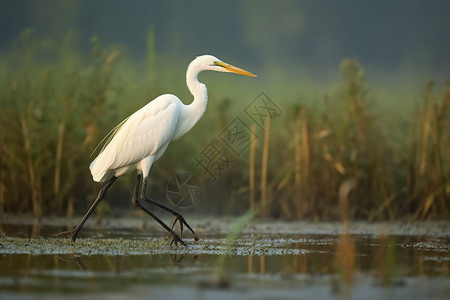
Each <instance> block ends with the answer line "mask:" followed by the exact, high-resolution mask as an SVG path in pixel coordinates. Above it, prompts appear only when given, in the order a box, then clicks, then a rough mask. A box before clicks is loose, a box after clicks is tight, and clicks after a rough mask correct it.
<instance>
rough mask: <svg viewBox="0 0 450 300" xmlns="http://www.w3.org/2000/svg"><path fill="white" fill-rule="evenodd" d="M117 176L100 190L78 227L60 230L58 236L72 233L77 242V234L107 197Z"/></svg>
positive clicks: (73, 241) (71, 235)
mask: <svg viewBox="0 0 450 300" xmlns="http://www.w3.org/2000/svg"><path fill="white" fill-rule="evenodd" d="M116 179H117V177H113V178H111V179H110V180H109V181H108V182H107V183H106V184H105V186H104V187H103V188H102V189H101V190H100V192H99V193H98V196H97V199H95V201H94V203H92V205H91V207H89V209H88V211H87V212H86V214H85V215H84V217H83V219H81V222H80V224H78V226H77V227H75V229H73V230H69V231H64V232H60V233H57V234H55V235H56V236H59V235H65V234H67V235H70V237H71V240H72V243H75V240H76V239H77V234H78V232H79V231H80V229H81V227H83V225H84V223H85V222H86V220H87V219H88V218H89V216H90V215H91V214H92V212H93V211H94V209H95V208H96V207H97V205H98V204H99V203H100V201H102V199H103V198H104V197H105V195H106V192H107V191H108V189H109V188H110V187H111V185H112V184H113V183H114V181H116Z"/></svg>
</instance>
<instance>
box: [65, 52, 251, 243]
mask: <svg viewBox="0 0 450 300" xmlns="http://www.w3.org/2000/svg"><path fill="white" fill-rule="evenodd" d="M208 70H209V71H217V72H230V73H237V74H242V75H247V76H253V77H256V76H255V75H254V74H252V73H250V72H247V71H245V70H242V69H240V68H237V67H234V66H232V65H229V64H227V63H224V62H223V61H221V60H220V59H218V58H216V57H214V56H211V55H203V56H199V57H197V58H196V59H194V60H193V61H192V62H191V63H190V64H189V67H188V69H187V72H186V84H187V87H188V88H189V91H190V92H191V93H192V95H193V96H194V100H193V101H192V103H191V104H189V105H185V104H183V102H181V100H180V99H179V98H178V97H176V96H174V95H170V94H165V95H161V96H159V97H157V98H155V99H154V100H153V101H150V102H149V103H148V104H147V105H145V106H144V107H142V108H141V109H139V110H138V111H136V112H135V113H134V114H132V115H131V116H129V117H128V118H127V119H125V120H124V121H122V122H121V123H120V124H119V125H117V126H116V127H115V128H114V129H113V130H112V131H111V132H110V134H108V135H107V136H106V142H105V145H104V146H103V149H102V150H101V152H100V154H99V155H98V156H97V157H96V158H95V159H94V161H93V162H92V163H91V165H90V167H89V168H90V170H91V174H92V177H93V179H94V181H97V182H106V185H105V186H104V187H103V188H102V189H101V190H100V192H99V194H98V196H97V198H96V199H95V201H94V203H93V204H92V205H91V207H90V208H89V209H88V211H87V212H86V214H85V215H84V217H83V219H82V220H81V222H80V223H79V224H78V226H77V227H75V229H73V230H71V231H65V232H61V233H58V234H57V235H63V234H67V235H70V236H71V240H72V242H75V240H76V237H77V234H78V232H79V231H80V229H81V227H82V226H83V225H84V223H85V222H86V220H87V219H88V218H89V216H90V215H91V213H92V212H93V211H94V209H95V207H96V206H97V205H98V204H99V203H100V201H101V200H102V199H103V198H104V196H105V194H106V192H107V191H108V189H109V188H110V187H111V185H112V184H113V183H114V181H115V180H116V179H117V177H119V176H120V175H123V174H125V173H127V172H130V171H132V170H137V173H138V176H137V182H136V185H135V189H134V192H133V197H132V202H133V204H134V205H135V206H136V207H139V208H141V209H142V210H144V211H145V212H146V213H147V214H149V215H150V216H152V217H153V218H154V219H155V220H156V221H157V222H158V223H159V224H161V226H162V227H164V229H165V230H167V231H168V232H169V234H171V235H172V243H173V242H175V244H177V243H178V242H180V243H181V244H183V245H185V243H184V242H183V240H182V237H183V225H186V227H187V228H188V229H189V230H190V231H191V232H192V234H193V236H194V239H195V240H197V239H198V238H197V235H196V234H195V232H194V230H193V229H192V228H191V227H190V226H189V224H188V223H187V222H186V221H185V219H184V218H183V216H182V215H181V214H180V213H178V212H176V211H174V210H173V209H170V208H168V207H166V206H164V205H163V204H161V203H159V202H157V201H155V200H153V199H151V198H149V197H148V196H147V195H146V186H147V179H148V175H149V172H150V168H151V166H152V164H153V163H154V162H155V161H156V160H158V159H159V158H160V157H161V155H162V154H163V153H164V151H165V150H166V148H167V146H168V145H169V143H170V141H171V140H174V139H177V138H180V137H181V136H183V135H184V134H185V133H187V132H188V131H189V130H190V129H191V128H192V127H193V126H194V125H195V124H196V123H197V122H198V121H199V120H200V118H201V117H202V116H203V113H204V112H205V110H206V105H207V103H208V92H207V89H206V86H205V84H203V83H201V82H199V81H198V74H199V73H200V72H202V71H208ZM141 182H142V189H140V185H141ZM144 203H148V204H151V205H154V206H157V207H159V208H162V209H164V210H166V211H168V212H169V213H171V214H172V215H174V216H175V219H174V221H173V222H172V225H171V227H169V226H167V225H166V224H165V223H164V222H162V221H161V220H160V219H159V218H158V217H157V216H156V215H155V214H154V213H153V212H152V211H151V210H150V209H149V208H148V207H147V206H145V205H144ZM177 221H178V222H179V224H180V236H179V235H178V234H177V233H175V232H174V231H173V228H174V226H175V224H176V222H177Z"/></svg>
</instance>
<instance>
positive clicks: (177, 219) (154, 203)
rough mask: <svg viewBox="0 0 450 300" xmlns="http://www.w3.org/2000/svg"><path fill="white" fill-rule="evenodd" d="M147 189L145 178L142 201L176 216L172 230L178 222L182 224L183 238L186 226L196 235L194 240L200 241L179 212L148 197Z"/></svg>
mask: <svg viewBox="0 0 450 300" xmlns="http://www.w3.org/2000/svg"><path fill="white" fill-rule="evenodd" d="M146 189H147V179H146V178H144V182H143V186H142V190H141V199H142V200H143V201H146V202H148V203H150V204H153V205H156V206H158V207H159V208H162V209H164V210H165V211H168V212H169V213H171V214H172V215H174V216H175V219H174V220H173V222H172V225H171V229H173V227H174V226H175V224H176V222H177V221H178V222H179V223H180V229H181V236H183V225H186V227H187V228H188V229H189V230H190V231H191V232H192V234H193V235H194V240H195V241H198V237H197V235H196V234H195V232H194V230H193V229H192V228H191V226H189V224H188V223H187V222H186V220H185V219H184V217H183V216H182V215H181V214H180V213H179V212H177V211H175V210H173V209H171V208H169V207H167V206H165V205H163V204H161V203H159V202H157V201H155V200H153V199H151V198H149V197H147V193H146Z"/></svg>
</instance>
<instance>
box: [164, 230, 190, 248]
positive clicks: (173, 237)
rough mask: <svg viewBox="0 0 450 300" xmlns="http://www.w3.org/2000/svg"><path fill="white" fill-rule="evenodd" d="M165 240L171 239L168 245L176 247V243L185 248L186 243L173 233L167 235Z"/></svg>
mask: <svg viewBox="0 0 450 300" xmlns="http://www.w3.org/2000/svg"><path fill="white" fill-rule="evenodd" d="M167 238H172V240H171V241H170V245H171V246H172V245H173V244H175V246H177V247H178V243H180V244H181V245H183V246H185V247H186V246H187V245H186V243H185V242H184V241H183V240H182V239H181V237H180V236H179V235H178V234H176V232H175V231H171V232H170V233H169V236H168V237H167Z"/></svg>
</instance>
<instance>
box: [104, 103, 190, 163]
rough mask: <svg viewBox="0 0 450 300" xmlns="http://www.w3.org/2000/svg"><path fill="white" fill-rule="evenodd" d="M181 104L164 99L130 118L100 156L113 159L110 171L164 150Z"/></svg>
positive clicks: (171, 133) (149, 105)
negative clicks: (111, 156)
mask: <svg viewBox="0 0 450 300" xmlns="http://www.w3.org/2000/svg"><path fill="white" fill-rule="evenodd" d="M180 103H181V102H179V100H178V99H177V98H176V97H175V96H171V95H163V96H160V97H158V98H157V99H155V100H153V101H152V102H150V103H149V104H147V105H146V106H144V107H143V108H141V109H140V110H139V111H137V112H136V113H135V114H133V115H131V116H130V117H129V118H128V120H126V122H125V123H124V124H122V126H121V127H120V128H119V129H118V131H117V132H116V133H115V135H114V137H113V138H112V140H111V141H110V143H109V144H108V146H106V147H105V149H104V151H103V153H102V154H106V152H108V155H113V156H114V160H113V162H112V164H111V166H110V168H112V169H115V168H120V167H123V166H127V165H130V164H133V163H136V162H138V161H140V160H142V159H143V158H145V157H147V156H149V155H154V154H156V152H157V151H158V150H160V149H162V148H163V147H166V146H167V144H168V143H169V142H170V140H171V139H172V137H173V133H174V131H175V128H176V126H177V123H178V119H179V116H180V106H179V104H180ZM164 149H165V148H164Z"/></svg>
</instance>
